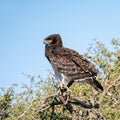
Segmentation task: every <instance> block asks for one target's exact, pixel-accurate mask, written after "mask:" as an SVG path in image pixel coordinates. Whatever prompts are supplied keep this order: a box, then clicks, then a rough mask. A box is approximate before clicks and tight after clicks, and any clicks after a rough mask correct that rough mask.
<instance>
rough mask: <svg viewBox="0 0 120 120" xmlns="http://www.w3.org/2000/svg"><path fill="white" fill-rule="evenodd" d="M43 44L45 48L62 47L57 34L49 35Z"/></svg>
mask: <svg viewBox="0 0 120 120" xmlns="http://www.w3.org/2000/svg"><path fill="white" fill-rule="evenodd" d="M44 43H45V45H46V46H54V47H62V46H63V44H62V40H61V37H60V35H59V34H52V35H49V36H48V37H46V38H45V39H44Z"/></svg>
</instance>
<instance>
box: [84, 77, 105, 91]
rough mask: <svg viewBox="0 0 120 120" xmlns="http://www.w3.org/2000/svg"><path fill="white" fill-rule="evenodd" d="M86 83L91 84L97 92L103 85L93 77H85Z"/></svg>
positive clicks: (101, 89)
mask: <svg viewBox="0 0 120 120" xmlns="http://www.w3.org/2000/svg"><path fill="white" fill-rule="evenodd" d="M86 83H88V84H90V85H91V86H93V87H94V88H95V89H96V90H97V91H98V92H101V91H103V87H102V85H101V84H100V83H99V82H98V81H97V80H96V79H95V78H93V79H89V80H88V79H87V80H86Z"/></svg>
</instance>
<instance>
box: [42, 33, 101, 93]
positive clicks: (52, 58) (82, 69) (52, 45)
mask: <svg viewBox="0 0 120 120" xmlns="http://www.w3.org/2000/svg"><path fill="white" fill-rule="evenodd" d="M44 43H45V56H46V57H47V59H48V60H49V62H50V64H51V65H52V67H53V69H54V71H55V74H56V76H57V78H59V79H63V78H64V79H66V80H67V81H68V84H67V86H68V87H70V86H71V85H72V83H73V82H75V81H80V82H85V83H88V84H90V85H92V86H93V87H94V88H95V89H96V90H97V91H102V90H103V87H102V86H101V84H100V83H99V82H98V81H97V80H96V77H97V74H98V70H97V69H96V68H95V66H94V65H93V64H92V63H91V62H90V61H88V60H87V59H86V58H85V57H84V56H82V55H80V54H79V53H78V52H76V51H74V50H72V49H69V48H65V47H63V43H62V40H61V37H60V35H59V34H53V35H49V36H48V37H46V38H45V40H44Z"/></svg>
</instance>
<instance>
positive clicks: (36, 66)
mask: <svg viewBox="0 0 120 120" xmlns="http://www.w3.org/2000/svg"><path fill="white" fill-rule="evenodd" d="M54 33H57V34H60V35H61V37H62V40H63V44H64V46H65V47H68V48H72V49H74V50H76V51H78V52H79V53H80V54H83V53H85V52H86V50H87V48H88V47H89V44H90V43H92V42H93V39H97V40H98V41H100V42H102V43H104V44H105V45H106V46H107V47H109V46H110V41H111V40H112V39H113V38H115V39H120V1H119V0H59V1H58V0H0V87H4V88H9V87H10V86H11V85H12V84H14V83H17V84H19V85H21V84H22V83H26V84H27V83H28V82H29V80H28V79H27V78H26V76H25V75H23V73H25V74H28V75H34V76H38V75H40V76H41V77H42V78H43V79H45V78H47V75H48V74H49V71H48V70H52V68H51V66H50V64H49V62H48V61H47V59H46V58H45V56H44V44H43V40H44V38H45V37H47V36H48V35H50V34H54ZM17 90H20V88H19V87H18V89H17Z"/></svg>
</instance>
